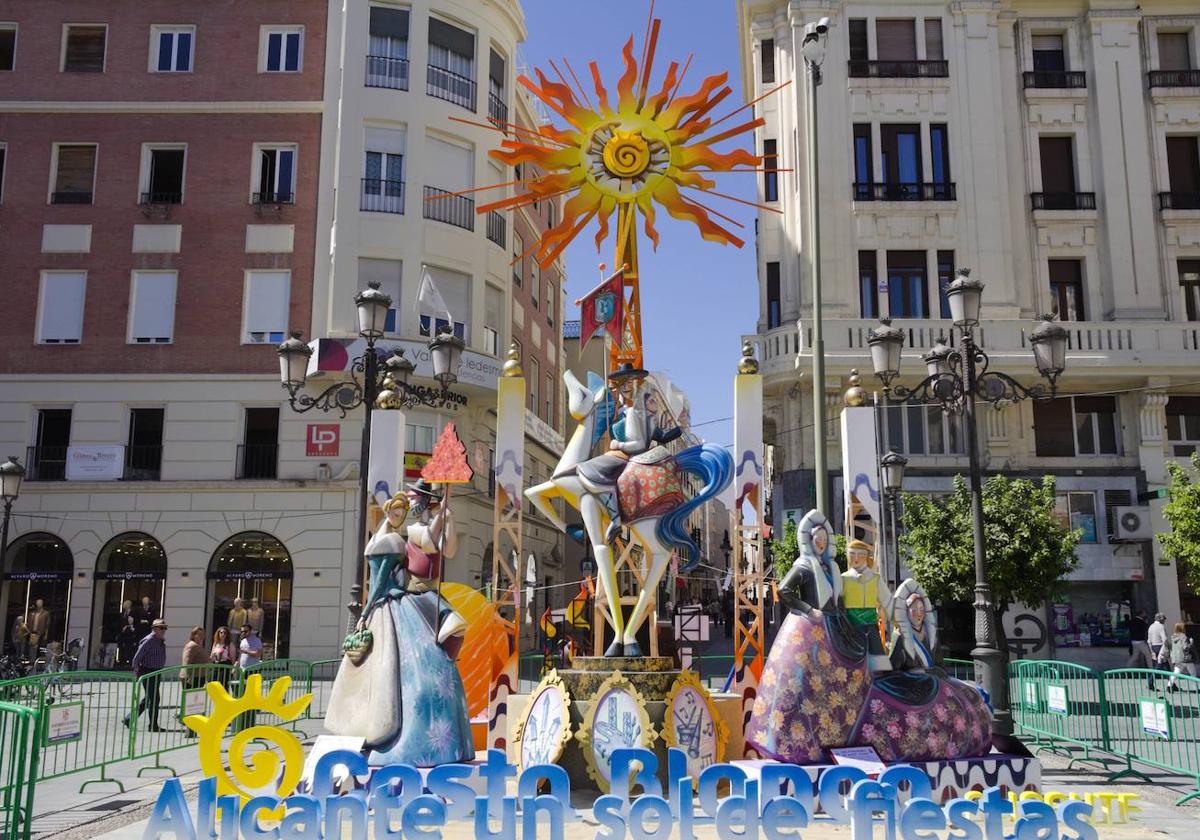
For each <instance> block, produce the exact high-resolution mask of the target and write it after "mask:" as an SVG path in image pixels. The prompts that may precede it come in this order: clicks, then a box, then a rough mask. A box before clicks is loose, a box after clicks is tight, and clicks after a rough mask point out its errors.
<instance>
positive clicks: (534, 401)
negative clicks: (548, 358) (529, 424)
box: [527, 359, 541, 414]
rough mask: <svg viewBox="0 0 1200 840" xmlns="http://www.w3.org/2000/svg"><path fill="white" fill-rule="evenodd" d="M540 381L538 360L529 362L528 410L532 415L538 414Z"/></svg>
mask: <svg viewBox="0 0 1200 840" xmlns="http://www.w3.org/2000/svg"><path fill="white" fill-rule="evenodd" d="M540 379H541V374H540V373H539V371H538V360H537V359H530V360H529V379H528V380H527V381H528V382H529V410H530V411H532V412H533V413H534V414H537V413H538V381H539V380H540Z"/></svg>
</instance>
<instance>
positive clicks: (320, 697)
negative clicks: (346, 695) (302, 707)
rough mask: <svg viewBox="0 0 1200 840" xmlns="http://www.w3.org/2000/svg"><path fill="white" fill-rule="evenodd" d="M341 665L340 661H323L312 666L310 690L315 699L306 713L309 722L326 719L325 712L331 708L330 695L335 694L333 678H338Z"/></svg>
mask: <svg viewBox="0 0 1200 840" xmlns="http://www.w3.org/2000/svg"><path fill="white" fill-rule="evenodd" d="M341 664H342V660H340V659H323V660H321V661H320V662H314V663H313V664H312V671H311V674H312V676H311V679H312V683H311V685H310V690H311V691H312V696H313V698H312V702H311V703H309V704H308V711H307V712H306V713H305V717H307V718H308V719H309V720H323V719H324V718H325V710H326V709H328V708H329V695H330V694H332V693H333V678H334V677H336V676H337V672H338V668H339V667H340V666H341Z"/></svg>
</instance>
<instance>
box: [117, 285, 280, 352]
mask: <svg viewBox="0 0 1200 840" xmlns="http://www.w3.org/2000/svg"><path fill="white" fill-rule="evenodd" d="M178 282H179V276H178V274H177V273H176V272H174V271H135V272H133V275H132V279H131V281H130V289H129V336H128V339H127V340H128V341H129V343H130V344H170V343H171V339H172V337H173V336H174V334H175V289H176V286H177V285H178ZM281 340H282V339H281Z"/></svg>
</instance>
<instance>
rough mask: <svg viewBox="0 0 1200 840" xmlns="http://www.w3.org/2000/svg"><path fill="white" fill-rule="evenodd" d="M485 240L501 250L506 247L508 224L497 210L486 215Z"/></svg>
mask: <svg viewBox="0 0 1200 840" xmlns="http://www.w3.org/2000/svg"><path fill="white" fill-rule="evenodd" d="M487 238H488V241H490V242H495V243H496V244H497V245H499V246H500V247H501V248H507V247H508V222H507V221H506V220H505V218H504V214H502V213H500V212H499V211H497V210H492V211H491V212H489V213H488V214H487Z"/></svg>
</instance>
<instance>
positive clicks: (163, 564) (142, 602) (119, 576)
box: [88, 531, 167, 669]
mask: <svg viewBox="0 0 1200 840" xmlns="http://www.w3.org/2000/svg"><path fill="white" fill-rule="evenodd" d="M94 578H95V581H96V585H95V587H94V589H93V596H92V622H91V636H90V638H91V650H90V651H89V657H88V661H89V662H90V663H91V667H92V668H119V669H128V668H129V664H130V661H131V659H132V657H133V653H134V651H135V650H136V649H137V643H138V641H140V640H141V639H142V638H143V637H145V636H146V635H147V634H148V633H149V632H150V624H151V623H152V622H153V621H154V619H156V618H160V617H162V616H163V615H164V609H165V608H166V585H167V553H166V551H164V550H163V547H162V545H161V544H160V543H159V542H158V540H156V539H154V537H152V536H150V535H149V534H144V533H141V532H138V531H130V532H127V533H124V534H118V535H117V536H116V537H113V538H112V539H111V540H109V541H108V543H107V544H106V545H105V546H104V548H102V549H101V550H100V554H99V555H98V556H97V558H96V573H95V575H94Z"/></svg>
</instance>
